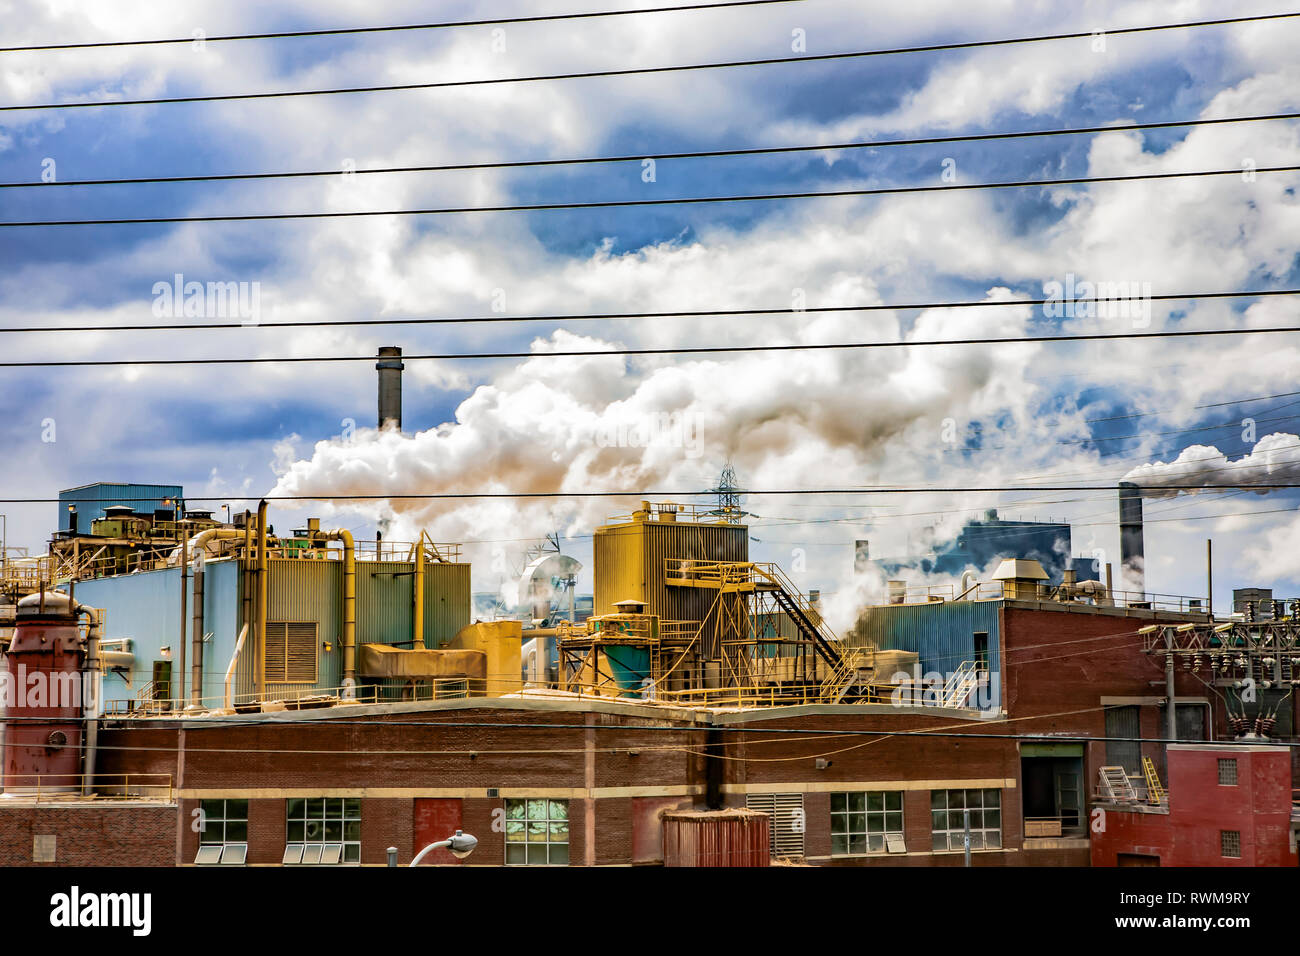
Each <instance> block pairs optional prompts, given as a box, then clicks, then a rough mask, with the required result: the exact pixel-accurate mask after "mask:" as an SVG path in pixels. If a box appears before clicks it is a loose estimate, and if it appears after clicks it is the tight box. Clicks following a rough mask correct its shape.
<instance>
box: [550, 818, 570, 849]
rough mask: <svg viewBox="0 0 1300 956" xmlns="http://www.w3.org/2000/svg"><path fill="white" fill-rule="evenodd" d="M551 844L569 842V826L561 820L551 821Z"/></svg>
mask: <svg viewBox="0 0 1300 956" xmlns="http://www.w3.org/2000/svg"><path fill="white" fill-rule="evenodd" d="M551 842H553V843H556V842H558V843H568V842H569V824H568V823H566V822H564V821H563V820H552V821H551Z"/></svg>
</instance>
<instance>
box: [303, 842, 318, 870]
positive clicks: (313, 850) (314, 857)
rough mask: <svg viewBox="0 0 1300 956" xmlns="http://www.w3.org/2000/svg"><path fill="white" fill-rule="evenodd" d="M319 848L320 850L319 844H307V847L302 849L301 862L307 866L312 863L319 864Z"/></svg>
mask: <svg viewBox="0 0 1300 956" xmlns="http://www.w3.org/2000/svg"><path fill="white" fill-rule="evenodd" d="M321 848H322V847H321V844H319V843H317V844H316V845H314V846H313V845H312V844H310V843H309V844H308V845H307V846H305V847H303V850H302V862H303V863H305V864H308V865H310V864H313V863H319V862H320V851H321Z"/></svg>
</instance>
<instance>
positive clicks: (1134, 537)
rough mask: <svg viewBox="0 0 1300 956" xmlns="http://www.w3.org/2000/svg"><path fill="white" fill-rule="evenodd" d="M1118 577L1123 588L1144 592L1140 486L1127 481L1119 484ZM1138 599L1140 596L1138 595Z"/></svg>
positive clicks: (1145, 587) (1144, 574)
mask: <svg viewBox="0 0 1300 956" xmlns="http://www.w3.org/2000/svg"><path fill="white" fill-rule="evenodd" d="M1119 560H1120V579H1121V581H1122V583H1123V585H1124V588H1125V590H1128V591H1137V592H1139V593H1142V592H1145V591H1146V589H1147V586H1146V558H1145V557H1144V555H1143V544H1142V489H1141V488H1140V487H1139V486H1138V485H1135V484H1134V483H1133V482H1131V481H1121V482H1120V483H1119ZM1139 600H1141V598H1139Z"/></svg>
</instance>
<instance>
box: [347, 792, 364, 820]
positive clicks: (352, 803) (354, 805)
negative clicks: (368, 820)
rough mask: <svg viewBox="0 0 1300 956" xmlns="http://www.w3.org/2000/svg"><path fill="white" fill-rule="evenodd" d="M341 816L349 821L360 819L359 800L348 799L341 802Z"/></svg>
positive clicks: (357, 798) (354, 798)
mask: <svg viewBox="0 0 1300 956" xmlns="http://www.w3.org/2000/svg"><path fill="white" fill-rule="evenodd" d="M343 815H344V816H345V817H346V818H347V819H349V820H360V819H361V798H360V797H348V798H346V799H345V800H344V801H343Z"/></svg>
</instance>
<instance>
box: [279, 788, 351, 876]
mask: <svg viewBox="0 0 1300 956" xmlns="http://www.w3.org/2000/svg"><path fill="white" fill-rule="evenodd" d="M285 834H286V842H285V847H284V858H283V860H282V861H281V862H282V863H283V864H284V865H285V866H333V865H336V864H339V863H360V862H361V800H360V798H358V797H329V798H325V797H318V798H315V799H310V800H302V799H295V800H289V801H287V802H286V809H285Z"/></svg>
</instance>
